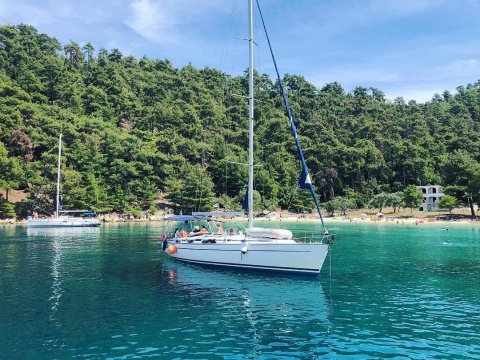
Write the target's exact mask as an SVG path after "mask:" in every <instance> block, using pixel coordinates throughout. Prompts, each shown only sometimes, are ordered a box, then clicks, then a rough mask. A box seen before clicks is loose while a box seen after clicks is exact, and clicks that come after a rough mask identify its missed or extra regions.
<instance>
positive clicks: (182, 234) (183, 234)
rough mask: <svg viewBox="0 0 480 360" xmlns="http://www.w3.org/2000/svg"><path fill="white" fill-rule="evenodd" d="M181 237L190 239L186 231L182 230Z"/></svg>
mask: <svg viewBox="0 0 480 360" xmlns="http://www.w3.org/2000/svg"><path fill="white" fill-rule="evenodd" d="M180 237H182V238H186V237H188V233H187V232H186V231H185V229H182V230H180Z"/></svg>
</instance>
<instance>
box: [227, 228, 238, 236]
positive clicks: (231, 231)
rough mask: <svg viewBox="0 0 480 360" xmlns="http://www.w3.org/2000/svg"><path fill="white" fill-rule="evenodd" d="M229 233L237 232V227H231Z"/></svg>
mask: <svg viewBox="0 0 480 360" xmlns="http://www.w3.org/2000/svg"><path fill="white" fill-rule="evenodd" d="M229 233H230V235H235V234H236V233H237V229H235V228H231V229H230V231H229Z"/></svg>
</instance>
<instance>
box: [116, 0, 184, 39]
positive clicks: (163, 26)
mask: <svg viewBox="0 0 480 360" xmlns="http://www.w3.org/2000/svg"><path fill="white" fill-rule="evenodd" d="M162 5H165V3H163V4H161V3H158V2H157V3H155V2H152V1H150V0H135V1H134V2H132V3H131V4H130V7H131V9H132V13H131V15H130V16H129V17H128V18H127V20H126V21H125V24H126V25H128V26H129V27H130V28H131V29H132V30H134V31H136V32H137V33H139V34H140V35H141V36H143V37H144V38H146V39H148V40H151V41H154V42H157V43H168V42H172V41H175V40H176V37H177V34H176V32H175V30H176V26H177V25H178V24H179V23H180V21H179V19H178V16H177V14H176V13H175V11H174V9H172V8H171V7H170V6H162Z"/></svg>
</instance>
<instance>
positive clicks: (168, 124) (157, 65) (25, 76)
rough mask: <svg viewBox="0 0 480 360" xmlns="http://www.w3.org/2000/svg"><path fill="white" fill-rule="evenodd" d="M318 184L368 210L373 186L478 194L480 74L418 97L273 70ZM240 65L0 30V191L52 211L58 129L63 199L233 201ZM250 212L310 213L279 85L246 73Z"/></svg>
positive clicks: (124, 207)
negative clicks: (251, 91)
mask: <svg viewBox="0 0 480 360" xmlns="http://www.w3.org/2000/svg"><path fill="white" fill-rule="evenodd" d="M283 81H284V85H285V88H286V91H287V95H288V98H289V102H290V105H291V107H292V110H293V114H294V117H295V118H296V121H297V127H298V133H299V135H300V138H301V142H302V145H303V148H304V153H305V158H306V161H307V164H308V166H309V169H310V172H311V175H312V178H313V181H314V184H315V187H316V189H317V191H318V193H319V195H320V198H321V201H322V202H327V201H330V200H332V199H334V198H335V197H344V198H348V199H350V200H352V201H354V206H357V207H362V206H366V204H368V202H369V201H370V199H372V198H373V197H374V196H375V195H376V194H380V193H395V192H398V191H403V190H404V189H405V188H406V187H407V186H408V185H426V184H441V185H443V186H446V187H447V189H448V191H449V192H450V193H451V194H452V195H454V196H455V197H456V198H457V199H458V201H461V202H465V201H466V199H467V197H468V196H473V198H474V200H475V201H477V202H478V201H479V200H480V81H478V82H476V83H474V84H468V85H465V86H459V87H458V88H457V93H455V94H451V93H450V92H448V91H445V92H444V93H443V94H435V95H433V94H432V95H433V97H432V100H431V101H429V102H427V103H425V104H419V103H416V102H415V101H410V102H408V103H406V102H405V101H404V100H403V99H402V98H397V99H395V100H394V101H389V100H386V99H385V97H384V93H383V92H382V91H381V90H379V89H375V88H364V87H357V88H356V89H354V90H353V91H352V92H350V93H347V92H345V90H344V89H343V88H342V87H341V85H340V84H338V83H330V84H326V85H325V86H324V87H323V88H321V89H318V88H316V87H315V86H313V85H312V84H310V83H309V82H308V81H307V80H306V79H304V78H303V77H301V76H297V75H285V76H284V78H283ZM247 93H248V84H247V75H246V74H245V75H244V76H231V75H228V74H225V73H223V72H221V71H219V70H215V69H212V68H204V69H197V68H195V67H194V66H192V65H187V66H184V67H183V68H175V67H174V66H173V65H172V64H171V62H169V61H168V60H159V59H148V58H146V57H143V58H141V59H136V58H134V57H131V56H124V55H123V54H122V53H121V52H120V51H119V50H117V49H112V50H106V49H100V50H98V51H95V49H94V48H93V46H92V45H91V44H87V45H85V46H83V47H81V46H79V45H78V44H77V43H75V42H70V43H69V44H66V45H64V46H62V45H61V44H60V43H59V42H58V41H57V40H56V39H55V38H52V37H50V36H48V35H45V34H41V33H39V32H38V31H37V30H36V29H35V28H34V27H32V26H29V25H18V26H10V25H5V26H0V188H3V189H5V190H6V199H5V198H4V199H2V201H3V207H4V210H3V211H4V213H5V212H8V209H10V211H11V209H13V204H10V203H9V202H8V193H9V191H11V190H12V189H15V190H23V191H25V192H26V193H28V198H27V199H26V200H24V201H22V202H20V203H17V204H15V211H16V213H17V215H18V216H26V215H28V214H29V212H31V211H32V209H33V208H34V207H35V208H36V209H39V210H40V212H44V213H49V212H51V211H52V209H53V203H54V198H55V179H56V161H57V151H58V137H59V134H60V133H62V134H63V139H64V143H63V158H62V204H63V205H64V207H65V208H91V209H95V210H97V211H99V212H128V213H133V214H139V213H140V212H141V211H149V210H150V211H154V210H155V208H156V206H157V202H158V201H159V199H165V200H166V201H168V202H169V203H171V204H172V206H173V207H175V209H176V210H177V211H178V210H182V211H183V212H184V213H185V212H190V211H192V210H208V209H211V208H212V206H213V205H214V204H219V205H220V206H221V207H225V208H228V209H238V208H239V207H241V199H242V197H243V196H244V194H245V189H246V184H247V169H246V167H245V166H241V165H238V164H236V163H245V162H247V144H248V104H247V102H246V100H245V99H244V98H243V97H242V96H239V95H247ZM255 97H256V99H258V101H257V102H256V114H255V162H256V163H257V164H260V165H261V166H260V167H258V168H256V173H255V189H256V192H255V208H256V210H262V209H279V208H281V209H289V210H294V211H300V210H305V209H310V208H311V207H312V203H311V200H310V197H309V194H308V192H305V191H301V190H299V189H298V187H297V180H298V177H299V175H300V165H299V163H298V157H297V154H296V151H295V144H294V142H293V140H292V137H291V134H290V129H289V123H288V119H287V117H286V115H285V112H284V108H283V104H282V99H281V96H280V94H279V86H278V83H277V82H276V81H274V80H272V79H271V78H270V77H269V76H268V75H261V74H258V73H256V74H255Z"/></svg>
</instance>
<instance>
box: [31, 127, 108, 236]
mask: <svg viewBox="0 0 480 360" xmlns="http://www.w3.org/2000/svg"><path fill="white" fill-rule="evenodd" d="M61 163H62V134H60V137H59V139H58V166H57V197H56V201H55V215H53V216H51V217H48V218H37V217H36V216H34V217H29V218H28V220H27V226H28V227H90V226H100V220H98V218H97V217H96V213H95V212H94V211H90V210H62V207H61V205H60V177H61V176H60V165H61ZM71 214H78V215H79V216H72V215H71Z"/></svg>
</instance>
